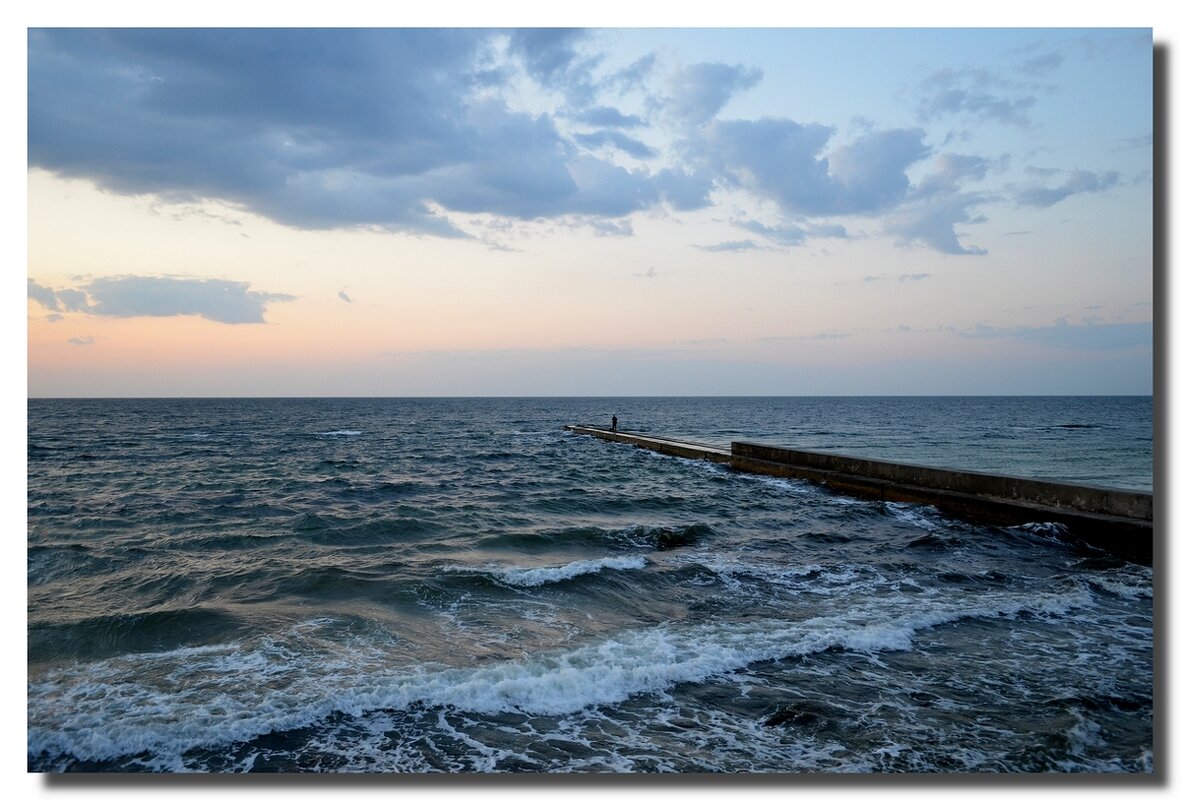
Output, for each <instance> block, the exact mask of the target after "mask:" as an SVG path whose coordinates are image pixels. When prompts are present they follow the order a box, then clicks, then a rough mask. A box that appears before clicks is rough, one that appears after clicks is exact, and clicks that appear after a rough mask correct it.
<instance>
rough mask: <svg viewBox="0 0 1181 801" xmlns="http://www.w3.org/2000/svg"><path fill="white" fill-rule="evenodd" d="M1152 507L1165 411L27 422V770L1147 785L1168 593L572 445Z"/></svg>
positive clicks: (252, 408) (270, 416) (237, 414)
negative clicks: (1156, 614) (1085, 774)
mask: <svg viewBox="0 0 1181 801" xmlns="http://www.w3.org/2000/svg"><path fill="white" fill-rule="evenodd" d="M613 413H614V414H618V415H619V418H620V424H621V427H622V428H624V429H631V430H637V431H647V432H651V433H659V434H665V435H670V436H675V437H683V438H686V439H692V440H697V441H704V442H716V443H728V442H730V441H731V440H735V439H748V440H757V441H766V442H772V443H775V444H782V445H787V446H792V447H802V448H814V449H828V450H833V451H837V452H845V453H855V454H859V455H864V456H871V457H877V458H886V459H893V460H898V461H908V462H915V463H925V464H939V465H944V466H951V467H965V468H971V469H977V470H988V471H993V472H1003V473H1010V474H1017V475H1028V476H1034V477H1044V478H1056V479H1061V480H1067V481H1075V482H1083V483H1096V484H1105V485H1117V486H1124V487H1130V488H1135V489H1144V490H1150V489H1151V486H1152V400H1151V399H1149V398H1009V399H1005V398H944V399H915V398H911V399H908V398H879V399H874V398H854V399H808V398H784V399H634V398H629V399H615V400H604V399H553V400H546V399H528V400H435V399H432V400H401V399H399V400H393V399H380V400H352V399H350V400H143V401H135V400H110V401H100V400H92V401H74V400H70V401H66V400H60V401H54V400H32V401H30V402H29V500H28V507H29V508H28V593H29V609H28V618H29V625H28V646H29V686H28V730H29V735H28V750H29V754H28V763H29V768H30V770H35V771H70V770H86V771H138V770H153V771H190V770H191V771H414V772H430V771H459V772H516V771H527V772H538V771H544V772H587V771H592V772H603V771H608V772H632V771H641V772H648V771H683V772H701V771H724V772H752V771H753V772H800V771H808V772H811V771H824V772H864V771H889V772H896V771H903V772H911V771H921V772H932V771H934V772H943V771H955V772H962V771H990V772H993V771H1003V772H1008V771H1036V772H1041V771H1091V772H1143V771H1150V770H1152V768H1153V743H1152V723H1153V719H1152V710H1153V689H1152V688H1153V674H1152V664H1153V617H1152V605H1153V573H1152V569H1151V567H1149V566H1146V565H1139V564H1134V563H1129V562H1125V561H1122V560H1120V559H1115V558H1112V557H1110V556H1109V555H1107V554H1104V553H1102V552H1100V551H1095V550H1093V549H1089V548H1087V547H1085V546H1082V545H1080V544H1079V543H1077V542H1075V541H1074V540H1073V539H1072V537H1071V535H1070V532H1069V531H1068V530H1065V529H1063V528H1061V527H1058V526H1052V525H1047V524H1038V523H1031V524H1029V525H1026V526H1022V527H1016V528H996V527H989V526H981V525H972V524H967V523H963V522H960V521H957V520H953V519H949V518H947V517H944V516H943V515H941V514H940V513H939V512H937V511H935V510H934V509H931V508H929V507H923V506H915V505H908V504H894V503H877V502H868V501H862V500H856V499H852V498H848V497H844V496H841V495H836V494H833V493H830V492H828V491H826V490H823V489H819V488H817V487H815V486H813V485H810V484H808V483H805V482H797V481H787V480H779V479H771V478H766V477H758V476H750V475H742V474H738V473H732V472H729V471H728V470H726V469H724V468H721V467H719V466H716V465H711V464H707V463H702V462H692V461H686V460H681V459H675V458H670V457H665V456H660V455H656V454H653V453H650V452H646V451H641V450H637V449H635V448H631V447H627V446H621V445H616V444H611V443H606V442H601V441H598V440H595V439H592V438H589V437H583V436H578V435H574V434H570V433H567V432H564V431H563V430H562V426H563V424H566V423H599V424H602V423H605V422H606V421H607V420H609V418H610V416H611V414H613Z"/></svg>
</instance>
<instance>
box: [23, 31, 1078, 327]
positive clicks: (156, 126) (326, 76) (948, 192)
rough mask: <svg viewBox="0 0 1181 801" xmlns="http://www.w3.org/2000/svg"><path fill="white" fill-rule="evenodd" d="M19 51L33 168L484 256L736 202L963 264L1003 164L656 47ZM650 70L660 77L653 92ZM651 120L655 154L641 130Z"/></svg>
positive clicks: (937, 79) (119, 44)
mask: <svg viewBox="0 0 1181 801" xmlns="http://www.w3.org/2000/svg"><path fill="white" fill-rule="evenodd" d="M28 45H29V47H28V163H29V166H30V167H34V168H41V169H45V170H48V171H50V172H53V173H55V174H57V175H60V176H65V177H73V178H82V179H87V180H90V181H92V182H93V183H94V184H96V185H97V186H98V187H99V188H101V189H103V190H105V191H109V192H113V193H118V194H128V195H153V196H156V197H157V198H158V199H160V200H162V201H163V202H166V203H169V204H181V203H187V204H190V207H193V208H199V205H197V204H199V203H200V201H202V200H205V199H216V200H219V201H222V202H225V203H227V204H230V205H232V206H235V207H237V208H241V209H243V210H246V211H249V212H252V213H254V214H258V215H261V216H263V217H266V218H268V219H270V220H272V221H275V222H277V223H280V224H282V225H287V226H292V227H295V228H300V229H305V230H325V229H349V228H364V229H373V230H383V231H390V232H400V233H408V234H414V235H427V236H438V237H451V238H468V239H471V240H472V241H478V242H483V243H485V244H486V245H488V246H490V247H495V246H497V245H496V243H495V242H492V241H490V240H489V239H488V238H487V237H485V236H479V234H480V232H479V231H478V230H475V229H472V226H476V223H475V222H474V221H473V219H472V218H471V217H470V216H466V215H484V216H487V217H491V218H494V219H502V220H538V219H550V220H559V221H560V220H563V219H566V221H567V222H569V221H574V222H575V223H576V224H579V225H587V226H589V227H591V228H592V229H595V230H599V231H608V230H609V231H613V232H616V233H621V232H625V231H630V223H629V222H628V221H627V219H626V218H628V217H629V216H630V215H632V214H635V213H637V212H644V211H648V210H653V209H656V208H658V207H660V206H662V205H663V206H666V207H668V208H671V209H672V210H674V211H695V210H701V209H705V208H708V207H709V206H711V205H712V204H713V203H714V202H715V200H716V199H717V198H718V197H719V191H720V190H737V191H740V192H744V193H749V194H751V195H754V196H755V197H757V198H759V199H762V200H769V201H771V202H772V203H773V204H775V206H776V211H777V212H778V213H779V215H780V216H781V218H782V219H783V220H784V222H783V223H782V224H781V225H778V226H767V227H765V229H764V230H761V231H753V229H750V230H752V232H754V233H758V235H759V236H760V237H763V238H765V239H767V240H769V241H771V242H775V243H777V244H801V243H803V242H805V241H807V239H808V238H811V237H816V236H825V237H838V238H845V237H848V232H847V230H846V229H845V227H844V225H845V224H846V223H845V221H844V220H836V219H831V218H833V217H838V216H846V215H858V216H863V217H867V218H874V219H877V220H881V221H882V222H883V225H885V226H886V228H885V230H887V232H888V233H892V234H893V235H894V236H896V237H898V239H899V240H900V241H903V242H916V243H921V244H926V245H929V246H931V247H935V248H936V249H938V250H942V251H943V252H947V253H966V252H980V250H979V249H973V248H967V247H964V246H962V245H961V244H960V243H959V239H958V235H957V233H956V231H955V229H954V226H955V225H958V224H960V223H963V222H968V221H970V220H972V219H974V218H975V217H974V214H975V209H974V208H973V207H974V205H979V204H981V203H983V202H986V201H988V202H991V201H994V200H995V198H992V197H988V198H986V197H985V196H984V195H972V196H964V195H962V194H961V195H959V196H958V197H954V195H955V194H956V192H957V191H958V187H959V186H960V185H961V183H962V182H965V181H969V180H977V179H979V177H980V176H981V175H983V174H984V173H985V172H986V171H989V170H993V169H995V168H996V166H997V161H995V160H992V161H990V160H988V159H985V158H983V157H981V156H973V155H964V154H954V153H938V154H936V153H934V152H933V150H932V148H931V147H929V146H928V145H927V144H926V143H925V132H924V131H923V130H921V129H918V128H892V129H885V130H874V129H873V128H872V126H869V125H868V124H864V123H859V124H858V125H856V126H854V127H852V128H851V130H850V131H848V132H845V133H844V134H842V135H840V136H838V130H837V128H836V127H834V126H830V125H826V124H822V123H819V122H810V123H798V122H795V121H793V120H790V119H787V118H784V117H763V118H760V119H756V120H744V119H726V120H719V119H718V118H717V117H718V114H719V113H720V112H722V110H723V109H724V108H725V106H726V104H727V103H728V102H729V101H730V100H731V99H732V98H733V97H734V96H735V95H736V94H738V93H739V92H742V91H744V90H746V89H749V88H750V87H753V86H755V85H756V84H757V83H759V81H760V80H762V77H763V75H762V72H761V71H760V69H758V68H757V67H753V66H746V65H741V64H722V63H697V64H689V65H686V66H683V67H680V68H679V69H677V70H675V71H672V72H671V73H670V72H668V71H661V70H659V69H658V67H659V62H658V56H657V55H656V54H654V53H649V54H646V55H644V56H642V57H640V58H638V59H636V60H635V61H633V62H631V63H630V64H628V65H626V66H625V67H623V68H621V69H617V70H614V71H610V70H606V69H605V68H604V64H605V61H604V59H603V58H602V55H601V52H600V50H601V45H602V42H601V41H600V40H599V39H598V38H597V37H596V35H595V34H594V33H588V32H586V31H581V30H568V29H527V30H516V31H507V32H506V31H492V30H479V29H450V30H448V29H431V30H413V29H332V30H317V29H280V30H268V29H250V30H235V29H217V30H200V29H174V30H153V29H133V30H103V29H87V30H68V29H33V30H31V31H29V34H28ZM596 48H599V49H598V50H597V49H596ZM657 75H662V76H665V77H668V78H669V79H670V83H669V84H668V85H667V86H664V87H663V88H661V87H651V86H649V84H653V83H655V80H654V76H657ZM925 86H926V87H927V88H926V95H925V96H926V97H928V98H932V97H934V93H936V92H937V91H950V90H951V89H954V88H956V87H960V88H962V87H964V86H967V87H971V88H973V91H975V92H977V94H978V95H981V97H977V98H976V99H974V100H972V99H971V98H969V99H961V101H960V106H959V109H960V111H961V112H963V113H969V114H977V115H979V114H986V113H988V114H995V113H997V112H996V110H995V109H993V110H992V111H988V110H987V109H988V108H989V106H988V104H987V103H985V102H984V100H983V99H982V98H983V97H984V96H985V95H987V96H989V97H991V96H994V95H995V96H996V97H1001V96H1002V95H1003V92H1002V91H1001V84H999V83H998V82H997V81H995V80H994V79H992V78H991V76H989V75H988V74H987V73H984V72H981V71H976V72H969V71H959V72H945V73H938V74H936V75H935V76H933V77H932V78H930V79H928V82H927V84H925ZM658 90H659V91H658ZM629 92H636V93H638V97H637V96H635V95H633V96H632V97H630V98H629V97H625V95H626V94H627V93H629ZM555 93H556V94H557V97H556V99H555ZM998 93H999V94H998ZM997 102H999V101H997ZM629 103H630V104H631V105H627V104H629ZM637 103H638V104H639V105H638V106H637V105H636V104H637ZM616 104H620V105H616ZM993 105H996V103H994V104H993ZM928 106H929V112H930V113H932V114H934V113H935V112H936V111H938V110H941V109H950V108H951V105H950V101H949V100H948V99H947V98H944V99H943V100H942V101H940V102H935V101H934V100H932V101H931V102H930V103H929V104H928ZM637 107H639V108H644V109H645V112H644V114H643V115H636V114H629V113H625V112H624V111H622V110H621V108H637ZM940 113H943V112H942V111H940ZM660 125H663V126H665V128H664V129H663V130H661V129H659V128H658V126H660ZM588 126H589V128H588ZM645 126H648V127H652V128H653V130H652V135H651V137H650V136H648V135H647V134H646V135H645V137H644V138H645V139H649V140H650V141H652V142H658V143H660V150H659V152H658V151H657V149H656V148H655V147H653V146H651V145H649V144H648V143H647V142H645V141H641V139H639V138H637V137H636V136H634V132H635V131H636V130H640V129H643V128H645ZM666 143H667V144H666ZM933 155H934V156H935V160H934V162H933V164H934V169H933V170H930V171H929V172H928V175H927V176H926V178H925V179H924V181H922V182H921V183H920V185H919V186H917V187H916V186H914V185H912V184H911V181H910V178H909V177H908V176H909V175H910V174H911V173H913V172H914V171H915V169H916V168H917V167H918V166H919V165H920V164H922V163H923V162H925V161H926V160H927V159H929V158H931V157H932V156H933ZM657 157H659V158H660V159H661V162H660V163H659V164H651V163H649V162H650V161H651V160H653V159H655V158H657ZM637 162H640V163H639V164H637ZM1065 188H1066V189H1070V186H1066V187H1065ZM1061 189H1063V187H1059V190H1061ZM1030 191H1031V192H1032V191H1033V189H1032V188H1031V189H1030ZM1025 197H1026V198H1028V199H1030V200H1031V201H1032V200H1033V199H1035V197H1036V196H1035V195H1034V194H1028V195H1026V196H1025ZM920 206H921V208H920ZM969 209H971V211H969ZM459 215H465V216H459ZM461 220H462V221H463V222H462V223H461V222H460V221H461ZM805 221H806V222H805ZM461 226H462V227H461ZM477 228H478V226H477ZM473 231H474V232H473ZM723 244H724V243H723ZM31 291H36V290H35V289H32V290H31ZM63 292H65V290H63V291H62V292H59V293H58V294H56V295H54V296H53V297H54V299H55V300H56V302H58V303H60V304H65V303H66V302H67V300H68V299H67V297H66V295H64V294H62V293H63ZM70 302H72V303H74V304H75V310H77V307H78V304H80V303H83V304H84V303H87V302H89V301H87V299H86V298H85V297H81V298H78V297H74V298H72V299H70ZM47 308H49V307H47ZM62 310H63V311H68V310H70V309H69V308H68V307H66V306H65V305H63V306H62Z"/></svg>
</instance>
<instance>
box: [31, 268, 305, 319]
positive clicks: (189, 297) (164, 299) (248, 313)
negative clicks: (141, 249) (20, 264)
mask: <svg viewBox="0 0 1181 801" xmlns="http://www.w3.org/2000/svg"><path fill="white" fill-rule="evenodd" d="M34 288H35V289H34ZM29 290H30V292H29V295H30V297H32V298H33V299H34V300H36V301H38V302H39V303H41V304H42V305H43V306H45V307H46V308H49V309H55V310H56V309H65V310H66V311H78V312H84V313H86V314H95V315H100V316H107V317H174V316H176V315H181V314H194V315H198V316H200V317H204V318H205V319H207V320H213V321H214V322H219V323H230V324H235V323H263V322H266V320H265V319H264V318H263V314H264V313H265V312H266V307H267V304H269V303H275V302H282V301H290V300H295V298H294V297H293V296H291V295H282V294H276V293H271V292H258V291H251V289H250V284H249V283H247V282H245V281H225V280H221V279H212V278H169V277H151V276H135V275H125V276H112V277H105V278H96V279H94V280H93V281H91V282H90V283H89V284H86V285H85V286H83V287H80V288H76V289H60V290H52V289H47V288H45V287H41V286H38V285H36V284H35V283H34V282H33V281H29Z"/></svg>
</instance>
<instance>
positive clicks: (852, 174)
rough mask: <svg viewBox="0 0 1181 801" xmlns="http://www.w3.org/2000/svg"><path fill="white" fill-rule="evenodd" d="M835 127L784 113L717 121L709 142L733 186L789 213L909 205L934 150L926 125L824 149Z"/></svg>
mask: <svg viewBox="0 0 1181 801" xmlns="http://www.w3.org/2000/svg"><path fill="white" fill-rule="evenodd" d="M834 133H835V129H834V128H831V127H829V126H825V125H819V124H816V123H809V124H807V125H801V124H799V123H796V122H794V121H792V120H788V119H783V118H769V117H764V118H762V119H760V120H758V121H748V120H734V121H726V122H715V123H714V124H713V125H712V126H711V128H710V130H709V131H708V133H707V134H706V141H707V142H708V145H709V146H710V147H709V149H710V150H711V151H712V153H713V157H714V158H715V159H716V162H715V163H716V165H717V167H718V169H719V171H720V172H721V173H722V174H723V175H724V176H725V179H726V180H727V181H728V183H729V184H731V185H733V186H737V187H741V188H744V189H747V190H749V191H751V192H754V193H755V194H758V195H761V196H764V197H767V198H770V199H771V200H773V201H775V202H776V203H777V204H778V205H779V207H780V208H781V209H782V210H783V211H784V212H786V213H789V214H802V215H806V216H825V215H836V214H866V213H873V212H877V211H881V210H883V209H887V208H890V207H892V206H895V205H897V204H898V203H899V202H901V201H902V200H903V199H904V197H905V196H906V192H907V190H908V189H909V187H910V181H909V179H908V178H907V175H906V171H907V169H908V168H909V167H910V166H911V165H912V164H914V163H915V162H917V161H919V160H921V159H923V158H925V157H926V156H927V155H928V154H929V149H928V148H927V147H926V146H925V145H924V144H923V142H922V138H923V132H922V131H920V130H918V129H894V130H887V131H871V132H868V133H865V134H862V135H861V136H859V137H857V138H856V139H853V140H852V141H850V142H848V143H846V144H843V145H840V146H838V147H835V148H833V149H832V150H830V151H828V152H827V154H826V153H825V152H824V148H825V146H826V145H827V144H828V142H829V140H830V138H831V137H832V136H833V134H834Z"/></svg>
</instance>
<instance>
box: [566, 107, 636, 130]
mask: <svg viewBox="0 0 1181 801" xmlns="http://www.w3.org/2000/svg"><path fill="white" fill-rule="evenodd" d="M571 119H573V120H574V121H575V122H581V123H584V124H586V125H595V126H598V127H600V128H640V127H643V126H646V125H647V124H648V123H646V122H645V121H644V120H643V119H641V118H640V117H637V116H635V115H633V114H624V113H623V112H622V111H620V110H619V109H617V108H615V107H613V106H594V107H593V108H588V109H583V110H582V111H580V112H578V113H577V114H575V115H573V116H572V117H571Z"/></svg>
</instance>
